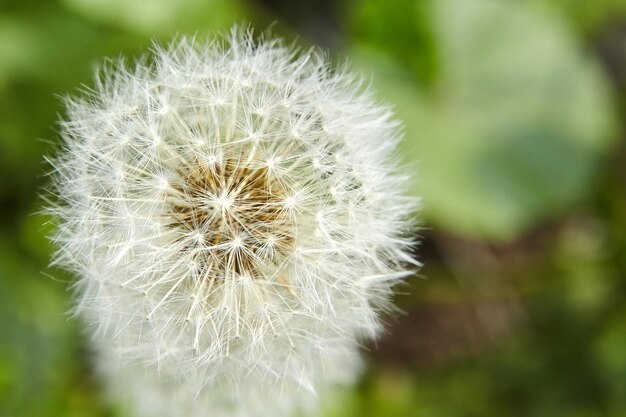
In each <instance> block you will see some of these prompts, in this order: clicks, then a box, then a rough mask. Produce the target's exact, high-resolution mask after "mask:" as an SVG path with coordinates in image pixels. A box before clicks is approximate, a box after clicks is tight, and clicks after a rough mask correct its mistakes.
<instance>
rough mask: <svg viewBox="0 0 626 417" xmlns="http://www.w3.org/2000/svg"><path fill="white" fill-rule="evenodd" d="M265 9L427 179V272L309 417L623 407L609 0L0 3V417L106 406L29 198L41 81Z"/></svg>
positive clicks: (617, 145) (43, 117) (48, 129)
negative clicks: (349, 74) (382, 118)
mask: <svg viewBox="0 0 626 417" xmlns="http://www.w3.org/2000/svg"><path fill="white" fill-rule="evenodd" d="M302 13H310V14H311V15H310V16H308V15H307V16H303V15H302ZM274 20H278V23H277V25H276V26H275V30H276V32H279V33H281V34H286V35H287V36H288V37H290V38H291V37H295V36H294V35H299V37H300V41H301V42H302V43H305V42H311V43H320V44H324V45H331V46H335V47H337V48H340V49H338V50H336V51H334V52H335V53H336V55H339V56H345V55H347V56H349V57H350V58H351V60H352V61H353V66H354V67H355V68H357V69H358V70H359V71H361V72H362V73H363V74H364V76H365V77H367V78H370V79H371V80H372V83H373V85H374V87H375V88H376V89H377V91H378V94H379V96H380V97H381V99H384V100H385V101H386V102H389V103H390V104H392V105H393V106H394V108H395V109H396V111H397V113H398V116H399V117H400V118H401V119H402V121H403V122H404V124H405V133H406V141H405V143H404V144H403V148H402V152H401V153H402V156H403V157H404V158H405V161H406V162H407V165H408V166H409V167H410V168H413V169H415V170H416V175H415V178H416V181H415V192H416V193H417V194H419V195H421V196H423V197H424V205H425V217H426V220H425V223H426V225H427V229H426V230H424V231H423V232H422V234H423V235H425V239H424V243H423V245H422V248H421V255H420V258H421V259H422V260H423V261H424V262H425V264H426V267H425V268H424V270H423V271H422V272H421V275H422V276H424V277H426V278H428V280H420V279H412V280H410V281H409V285H408V286H407V287H406V288H404V292H405V293H406V294H405V295H401V296H399V297H398V300H397V302H398V304H399V305H400V306H401V307H402V308H403V309H404V310H405V311H406V314H405V315H403V316H401V317H399V318H395V319H391V318H390V319H389V321H390V326H389V335H388V336H387V337H385V338H384V339H383V340H382V341H381V342H380V344H379V345H377V346H371V347H369V349H368V353H367V355H368V357H369V359H370V363H371V366H370V367H369V370H368V372H367V374H366V375H365V376H364V378H363V380H362V383H361V385H360V386H359V387H358V389H356V390H348V391H344V392H342V393H340V394H338V396H339V397H340V398H339V400H338V401H336V402H333V403H331V404H328V410H327V411H326V413H325V415H328V416H342V417H350V416H354V417H367V416H371V417H374V416H376V417H379V416H382V417H386V416H388V417H391V416H403V417H412V416H416V417H421V416H436V417H447V416H450V417H455V416H464V417H465V416H477V417H478V416H481V417H484V416H493V417H506V416H520V417H521V416H524V417H526V416H538V417H539V416H542V417H543V416H545V417H560V416H563V417H565V416H567V417H570V416H574V417H576V416H579V417H583V416H585V417H587V416H589V417H590V416H615V417H619V416H626V309H625V303H624V294H626V282H625V279H624V278H625V277H626V257H625V256H624V254H625V253H626V192H625V188H626V187H625V185H626V146H625V143H624V141H625V140H626V126H625V123H624V122H623V121H624V120H626V117H625V116H626V47H625V45H626V29H625V28H626V3H625V2H623V1H622V0H595V1H584V0H517V1H513V0H467V1H462V0H456V1H453V0H345V1H338V2H333V1H331V0H326V1H320V2H304V3H303V4H302V6H301V7H300V6H298V7H296V6H294V3H293V2H292V1H290V0H256V1H255V0H237V1H232V0H184V1H166V0H124V1H122V0H106V1H105V0H58V1H46V0H39V1H38V0H29V1H19V0H0V175H1V178H2V180H1V182H0V202H1V205H2V206H1V208H0V209H1V211H2V217H1V218H0V323H1V326H2V332H0V416H7V417H22V416H24V417H39V416H41V417H43V416H77V417H78V416H113V415H115V416H123V415H124V413H123V412H122V411H120V410H114V409H111V408H110V407H109V406H107V405H106V404H105V403H104V401H103V399H102V398H101V389H100V385H99V383H98V381H97V380H96V378H95V376H94V374H93V372H92V369H91V365H90V361H89V353H88V352H89V349H88V340H85V338H84V337H82V335H81V333H80V331H79V327H80V326H79V323H78V322H77V320H73V319H70V318H69V315H68V313H67V311H68V310H69V307H70V302H69V293H68V288H70V287H71V277H69V276H67V275H66V274H64V273H63V272H61V271H58V270H48V268H47V262H48V260H49V256H50V253H51V251H52V250H53V248H51V247H50V245H49V244H48V242H47V241H46V239H45V235H46V234H47V233H49V229H50V227H51V226H49V225H48V224H47V223H46V221H47V220H48V219H46V218H45V216H42V215H39V214H36V213H38V212H39V210H40V204H41V200H40V197H38V192H39V190H40V189H41V186H42V184H43V183H45V177H44V173H45V171H46V169H47V168H46V166H45V165H44V164H43V163H42V155H43V154H44V153H50V152H52V149H53V148H54V146H55V144H56V143H57V141H58V138H57V134H56V130H57V128H56V122H57V119H58V115H59V114H62V113H63V105H62V99H61V98H60V96H62V95H65V94H76V93H77V91H78V89H79V88H80V86H81V85H89V84H90V83H91V77H92V74H93V71H94V68H95V66H96V65H97V64H98V63H99V62H102V57H104V56H109V57H113V58H115V57H117V56H120V55H125V56H131V57H132V56H137V55H138V54H140V53H142V51H144V50H145V49H147V48H149V47H150V44H151V42H152V40H153V39H154V40H157V41H161V42H163V41H167V39H169V38H171V37H172V36H175V35H176V34H180V33H197V34H198V35H200V36H202V35H204V34H206V33H210V31H212V30H215V29H225V28H228V27H229V26H230V25H231V24H232V23H241V22H251V24H252V25H253V26H257V27H258V28H259V29H264V28H265V27H266V26H267V25H268V24H269V23H271V22H272V21H274ZM290 23H291V24H292V26H290ZM50 274H51V275H52V276H50Z"/></svg>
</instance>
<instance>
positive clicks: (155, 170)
mask: <svg viewBox="0 0 626 417" xmlns="http://www.w3.org/2000/svg"><path fill="white" fill-rule="evenodd" d="M148 62H150V63H148ZM67 104H68V117H67V120H65V121H64V122H63V124H62V136H63V139H64V148H63V150H62V151H61V152H60V155H59V156H58V157H57V158H56V159H55V160H54V161H53V166H54V177H55V181H54V193H55V194H56V195H57V196H58V197H59V200H60V202H59V203H58V204H56V205H55V206H54V207H53V208H51V211H52V212H53V213H54V214H55V216H57V218H58V219H59V226H58V232H57V234H56V236H55V237H54V241H55V242H56V244H57V247H58V251H57V253H56V257H55V262H56V263H59V264H62V265H64V266H65V267H67V268H69V269H71V270H72V271H74V272H75V273H76V274H77V276H78V281H77V283H76V291H75V298H76V311H77V312H78V313H79V314H80V315H81V316H82V317H84V318H85V319H86V321H87V322H88V323H89V324H90V329H91V330H92V332H93V335H94V346H95V348H96V350H97V351H98V353H99V359H98V364H99V365H98V366H99V369H100V370H101V372H102V374H103V375H105V376H106V380H107V381H108V385H109V387H110V389H111V391H112V392H114V393H117V394H118V395H120V396H123V397H124V398H127V399H129V400H130V402H131V403H132V404H133V406H134V408H135V411H136V412H137V415H138V416H151V417H156V416H163V417H165V416H167V417H183V416H185V417H200V416H205V415H211V416H213V417H220V416H241V417H247V416H255V417H263V416H272V417H280V416H283V415H288V414H289V413H292V412H295V411H296V410H298V409H299V410H301V411H306V410H307V409H308V410H310V409H313V406H314V404H315V402H316V400H315V398H316V397H315V395H312V392H315V391H320V390H321V391H324V390H326V389H328V387H330V386H333V384H336V383H346V382H350V381H351V380H352V379H353V378H354V377H355V376H356V375H357V370H358V368H359V365H360V358H359V354H358V348H359V344H360V343H361V342H362V341H364V340H366V339H370V338H374V337H376V336H377V334H378V333H379V331H380V328H381V324H380V320H379V318H378V315H379V313H380V312H381V310H384V309H387V308H389V307H390V305H389V298H390V295H391V289H392V286H393V285H394V283H395V282H397V281H398V280H399V279H401V278H403V277H405V276H407V275H409V274H410V271H408V270H407V268H409V267H410V268H414V266H415V265H417V263H416V262H414V261H413V265H407V262H409V263H410V262H412V261H411V256H410V255H409V253H410V246H411V243H412V242H411V238H412V236H411V235H410V232H411V230H413V221H412V216H413V213H414V211H415V209H416V208H417V206H418V203H417V201H416V200H415V199H412V198H407V197H405V196H404V191H405V190H404V188H405V186H406V179H407V178H406V176H405V175H404V174H402V173H401V172H400V170H399V169H398V168H397V164H396V162H395V161H394V159H393V152H394V149H395V147H396V144H397V142H398V140H399V129H398V125H397V123H396V122H395V121H394V120H393V118H392V114H391V112H390V111H389V110H388V109H387V108H386V107H384V106H381V105H379V104H377V103H376V102H375V101H374V100H373V98H372V97H371V94H370V93H369V92H363V91H362V89H361V87H360V82H359V80H358V78H355V77H354V76H353V75H351V74H350V73H349V72H347V70H340V71H331V70H330V69H329V66H328V63H327V62H326V61H325V60H324V59H323V58H322V56H321V55H320V54H319V53H317V52H315V51H308V52H299V53H298V51H294V50H293V49H291V48H287V47H285V46H283V45H282V44H281V42H280V41H275V40H261V41H258V42H255V41H253V38H252V35H251V34H250V33H244V32H242V31H241V30H237V29H235V30H233V32H232V34H231V36H230V37H228V39H227V40H226V41H224V42H217V41H216V42H212V43H208V44H207V43H202V42H197V41H195V40H190V39H185V38H182V39H179V40H177V41H175V42H173V43H172V44H171V45H170V46H169V47H167V48H156V50H155V52H154V56H153V58H152V59H151V60H148V59H144V60H142V61H141V62H140V63H138V64H137V65H136V66H135V67H134V68H133V69H129V68H127V67H126V66H124V65H122V64H119V65H113V66H110V67H107V68H105V69H104V70H103V71H102V72H101V73H100V75H99V76H98V78H97V83H96V86H95V88H94V91H92V92H91V93H90V94H89V95H88V97H87V98H84V99H70V100H68V103H67Z"/></svg>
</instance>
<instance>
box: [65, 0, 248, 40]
mask: <svg viewBox="0 0 626 417" xmlns="http://www.w3.org/2000/svg"><path fill="white" fill-rule="evenodd" d="M62 3H63V4H65V6H66V7H67V8H68V9H70V10H72V11H74V12H76V13H79V14H81V15H83V16H85V17H86V18H88V19H91V20H94V21H97V22H101V23H105V24H107V25H112V26H115V27H118V28H123V29H126V30H128V31H131V32H135V33H139V34H143V35H148V36H155V35H156V36H158V35H163V34H172V33H175V32H183V31H196V30H199V29H203V28H204V29H207V28H211V29H213V28H222V29H223V28H228V27H229V26H230V25H231V24H232V23H233V22H238V21H240V20H241V19H242V17H243V16H244V14H243V7H242V6H241V4H240V2H239V1H235V0H232V1H231V0H229V1H222V0H178V1H171V0H150V1H146V0H62Z"/></svg>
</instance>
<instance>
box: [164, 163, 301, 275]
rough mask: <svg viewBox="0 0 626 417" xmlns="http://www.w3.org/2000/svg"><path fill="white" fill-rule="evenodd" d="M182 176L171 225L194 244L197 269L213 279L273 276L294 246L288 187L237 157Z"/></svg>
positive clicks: (265, 169)
mask: <svg viewBox="0 0 626 417" xmlns="http://www.w3.org/2000/svg"><path fill="white" fill-rule="evenodd" d="M179 174H180V177H181V179H182V181H181V182H180V183H179V184H178V185H177V186H175V187H174V190H175V192H176V194H177V198H175V199H173V201H174V202H173V203H172V204H171V210H172V214H173V217H174V219H175V222H174V224H173V226H175V227H179V228H181V229H182V230H183V231H184V236H185V239H186V240H188V241H189V242H191V243H190V244H189V251H190V253H192V254H193V260H194V262H195V264H196V265H198V266H199V268H200V269H201V270H202V271H203V273H204V274H206V275H207V276H211V277H222V278H227V277H228V276H229V275H248V276H250V277H252V278H261V277H269V276H270V275H271V274H272V272H271V270H272V266H274V267H275V266H277V265H279V264H280V263H281V261H282V260H283V259H284V258H285V256H286V255H287V254H288V253H289V251H290V250H291V249H292V247H293V241H294V237H293V222H292V220H291V217H290V214H289V211H288V210H287V209H286V207H285V198H286V196H287V195H288V187H287V186H286V185H285V184H284V183H282V182H281V181H280V180H279V179H278V178H277V177H276V176H275V175H273V174H272V172H271V171H270V169H269V168H268V167H267V165H263V164H261V163H260V162H259V161H252V162H248V163H244V161H242V160H241V159H239V158H230V159H228V158H227V159H224V160H222V161H221V162H215V163H211V164H201V163H197V164H194V166H193V167H192V168H190V169H189V170H187V171H185V172H182V171H181V172H179ZM274 269H275V268H274Z"/></svg>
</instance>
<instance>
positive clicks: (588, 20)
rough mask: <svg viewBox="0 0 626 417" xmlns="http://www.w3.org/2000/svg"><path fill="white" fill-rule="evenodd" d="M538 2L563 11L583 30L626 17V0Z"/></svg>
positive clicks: (557, 0) (553, 0)
mask: <svg viewBox="0 0 626 417" xmlns="http://www.w3.org/2000/svg"><path fill="white" fill-rule="evenodd" d="M534 1H535V2H536V3H540V4H542V5H546V6H549V7H553V8H554V9H557V10H560V11H562V12H563V13H564V14H565V15H566V16H567V17H568V18H569V19H571V20H572V22H574V24H575V25H576V26H577V27H578V28H580V29H582V30H583V31H588V30H591V31H593V30H594V29H596V28H597V27H598V26H599V25H601V24H602V23H606V22H611V21H613V22H614V21H617V20H618V19H619V18H620V17H621V19H622V20H623V19H625V18H626V2H625V1H624V0H593V1H589V0H534Z"/></svg>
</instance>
